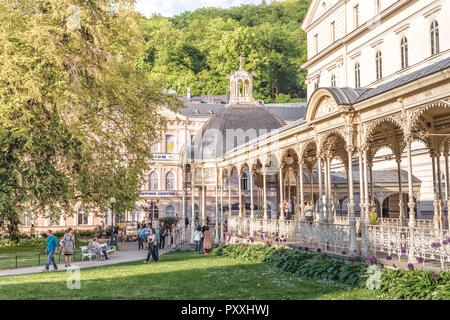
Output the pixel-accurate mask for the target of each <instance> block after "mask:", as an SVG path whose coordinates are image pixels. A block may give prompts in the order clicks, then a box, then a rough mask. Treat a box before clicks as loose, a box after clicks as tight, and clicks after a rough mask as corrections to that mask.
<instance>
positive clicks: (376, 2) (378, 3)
mask: <svg viewBox="0 0 450 320" xmlns="http://www.w3.org/2000/svg"><path fill="white" fill-rule="evenodd" d="M374 1H375V15H377V14H379V13H380V11H381V4H380V0H374Z"/></svg>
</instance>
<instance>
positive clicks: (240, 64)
mask: <svg viewBox="0 0 450 320" xmlns="http://www.w3.org/2000/svg"><path fill="white" fill-rule="evenodd" d="M242 61H244V57H243V56H239V70H242Z"/></svg>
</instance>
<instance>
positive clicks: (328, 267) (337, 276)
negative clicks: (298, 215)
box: [213, 244, 450, 300]
mask: <svg viewBox="0 0 450 320" xmlns="http://www.w3.org/2000/svg"><path fill="white" fill-rule="evenodd" d="M213 254H215V255H216V256H225V257H230V258H233V259H240V260H244V261H251V262H262V263H266V264H268V265H270V266H273V267H275V268H280V269H282V270H284V271H287V272H292V273H295V274H297V275H299V276H300V277H302V278H310V279H315V280H328V281H336V282H339V283H342V284H344V285H348V286H352V287H355V286H359V287H364V286H365V287H366V288H368V289H379V290H380V293H381V294H383V295H384V296H385V297H387V298H390V299H407V300H410V299H421V300H426V299H428V300H429V299H442V300H448V299H450V272H439V273H436V272H433V271H424V270H400V269H384V268H383V269H380V266H379V265H376V264H371V265H370V266H368V265H367V264H366V263H363V262H355V261H344V260H339V259H333V258H330V257H329V256H327V255H326V254H316V253H311V252H306V251H302V250H295V249H289V248H284V247H282V248H279V249H275V248H274V247H271V246H270V247H269V246H268V245H255V246H252V245H246V244H233V245H227V246H224V247H222V248H216V249H214V250H213Z"/></svg>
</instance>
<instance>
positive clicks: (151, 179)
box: [148, 171, 159, 190]
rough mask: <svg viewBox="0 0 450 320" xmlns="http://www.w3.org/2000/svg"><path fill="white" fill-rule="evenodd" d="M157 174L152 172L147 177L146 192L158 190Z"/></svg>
mask: <svg viewBox="0 0 450 320" xmlns="http://www.w3.org/2000/svg"><path fill="white" fill-rule="evenodd" d="M158 185H159V181H158V174H157V173H156V172H155V171H153V172H151V173H150V174H149V176H148V190H158V189H159V187H158Z"/></svg>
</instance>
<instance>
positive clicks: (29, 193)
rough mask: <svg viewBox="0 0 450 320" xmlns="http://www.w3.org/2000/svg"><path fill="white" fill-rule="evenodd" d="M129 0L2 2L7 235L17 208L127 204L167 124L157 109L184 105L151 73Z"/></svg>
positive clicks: (1, 137) (52, 212) (49, 211)
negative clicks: (151, 147) (112, 201)
mask: <svg viewBox="0 0 450 320" xmlns="http://www.w3.org/2000/svg"><path fill="white" fill-rule="evenodd" d="M133 5H134V1H132V0H96V1H85V0H20V1H10V0H0V25H1V28H0V148H1V152H0V227H1V226H6V227H7V228H8V230H9V232H10V234H12V235H13V236H17V224H18V223H19V219H20V215H21V214H22V213H23V212H30V213H32V214H34V215H42V216H50V217H55V216H59V215H61V214H63V213H64V214H67V215H71V214H73V212H74V211H75V205H77V206H78V205H83V206H84V207H86V208H92V209H93V210H94V208H97V209H99V210H102V209H104V208H105V206H106V205H108V199H109V198H110V197H111V196H115V197H116V199H117V201H118V206H119V207H121V208H124V209H125V208H130V207H132V206H133V205H134V203H135V201H136V199H137V198H138V196H139V190H140V187H141V186H142V183H143V177H142V172H143V170H146V168H148V166H149V159H150V151H149V144H150V143H151V142H152V141H154V140H155V139H156V138H157V136H158V132H159V131H160V130H161V129H163V128H164V126H165V121H164V119H163V118H162V117H161V116H160V115H159V113H158V109H159V108H160V106H161V105H167V106H168V107H169V108H171V109H173V110H175V109H177V108H178V107H180V103H179V102H178V100H176V97H173V96H171V95H167V94H165V93H164V91H163V87H162V84H161V83H160V82H157V81H155V80H154V78H153V80H152V79H151V77H150V74H149V73H148V64H149V60H150V59H151V55H150V51H149V50H148V49H149V47H148V44H147V43H146V42H145V33H144V31H145V28H144V27H145V26H144V25H143V23H142V19H141V18H140V17H139V16H138V14H137V13H136V11H134V8H133ZM146 29H147V32H148V26H147V27H146ZM146 34H147V35H148V33H146ZM184 50H185V54H189V52H190V51H189V50H190V49H189V48H185V49H184ZM180 59H185V58H184V57H183V56H180ZM186 63H187V62H186ZM197 68H202V67H201V64H199V65H198V66H197Z"/></svg>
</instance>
